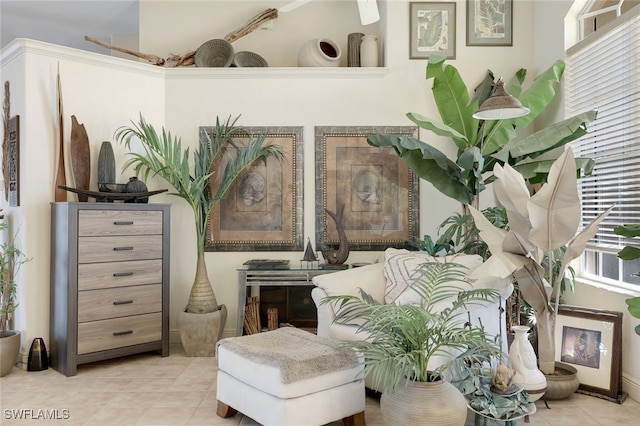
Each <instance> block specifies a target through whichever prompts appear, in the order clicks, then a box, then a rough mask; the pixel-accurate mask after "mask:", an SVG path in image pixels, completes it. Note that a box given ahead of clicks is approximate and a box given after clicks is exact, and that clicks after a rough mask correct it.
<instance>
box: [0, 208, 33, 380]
mask: <svg viewBox="0 0 640 426" xmlns="http://www.w3.org/2000/svg"><path fill="white" fill-rule="evenodd" d="M2 219H4V216H0V231H5V230H6V229H8V225H7V223H6V222H4V220H2ZM28 260H29V259H27V257H26V255H25V254H24V253H23V252H22V251H21V250H20V249H19V248H17V247H16V245H15V237H13V238H12V239H10V240H9V241H7V242H5V243H2V244H0V377H4V376H6V375H7V374H9V372H10V371H11V369H12V368H13V366H14V364H15V363H16V359H17V357H18V352H19V351H20V331H18V330H10V329H9V327H10V324H9V320H10V318H11V314H12V313H13V312H15V310H16V308H17V307H18V304H17V303H16V290H17V284H16V280H15V279H16V274H17V273H18V270H19V269H20V266H22V264H23V263H25V262H27V261H28Z"/></svg>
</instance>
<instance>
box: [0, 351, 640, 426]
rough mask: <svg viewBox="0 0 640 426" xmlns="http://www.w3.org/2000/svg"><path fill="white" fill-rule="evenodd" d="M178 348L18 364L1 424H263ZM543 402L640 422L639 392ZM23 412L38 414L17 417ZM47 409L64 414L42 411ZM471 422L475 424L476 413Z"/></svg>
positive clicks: (573, 417) (372, 411)
mask: <svg viewBox="0 0 640 426" xmlns="http://www.w3.org/2000/svg"><path fill="white" fill-rule="evenodd" d="M170 353H171V355H170V356H169V357H165V358H162V357H160V356H159V355H157V354H155V353H149V354H140V355H134V356H130V357H125V358H119V359H115V360H108V361H103V362H97V363H93V364H87V365H83V366H80V367H79V369H78V374H77V375H76V376H73V377H65V376H63V375H61V374H59V373H58V372H57V371H55V370H53V369H52V368H49V369H48V370H45V371H38V372H34V371H31V372H27V371H24V370H21V369H19V368H18V367H14V369H13V371H12V372H11V373H10V374H9V375H7V376H5V377H3V378H2V379H0V401H1V404H0V405H1V408H2V413H1V414H0V415H1V417H0V424H2V425H3V426H4V425H7V426H9V425H20V426H28V425H39V426H40V425H48V424H51V425H63V426H68V425H91V426H100V425H116V426H120V425H243V426H244V425H257V423H255V422H254V421H253V420H251V419H249V418H246V417H243V416H241V415H240V414H238V415H236V416H235V417H233V418H229V419H223V418H220V417H218V416H217V415H216V374H217V360H216V359H215V358H190V357H186V356H185V355H184V352H183V350H182V347H181V346H180V345H171V351H170ZM536 405H537V407H538V410H537V412H536V413H535V414H534V415H532V416H530V422H529V424H530V425H532V426H537V425H558V426H573V425H575V426H578V425H580V426H586V425H606V426H612V425H634V426H637V425H639V424H640V420H639V419H640V403H638V402H636V401H634V400H631V399H627V400H626V401H625V402H624V403H623V404H622V405H619V404H615V403H612V402H609V401H605V400H602V399H598V398H594V397H590V396H586V395H580V394H575V395H573V396H572V397H571V398H568V399H566V400H563V401H549V406H550V408H549V409H547V408H546V407H545V406H544V403H542V402H541V401H538V402H537V403H536ZM28 410H30V411H28ZM65 410H66V411H65ZM19 413H22V414H23V415H27V416H29V417H31V419H24V418H23V419H16V418H15V416H16V415H18V414H19ZM44 413H46V414H48V415H53V416H54V417H58V419H52V420H45V419H42V418H34V417H37V416H44ZM365 418H366V422H367V425H369V426H380V425H382V424H383V422H382V417H381V415H380V404H379V400H378V399H377V398H376V397H375V396H373V395H368V396H367V404H366V411H365ZM518 423H519V424H520V425H525V424H526V423H524V421H522V420H520V421H518ZM340 424H341V422H336V423H332V424H331V425H330V426H338V425H340ZM491 424H492V425H497V424H501V425H502V424H503V423H502V422H500V423H497V422H492V423H491ZM467 425H468V426H471V425H473V416H472V415H469V417H468V419H467ZM300 426H303V425H300Z"/></svg>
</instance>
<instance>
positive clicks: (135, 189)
mask: <svg viewBox="0 0 640 426" xmlns="http://www.w3.org/2000/svg"><path fill="white" fill-rule="evenodd" d="M147 191H148V190H147V185H145V183H144V182H143V181H141V180H139V179H138V178H137V177H136V176H133V177H130V178H129V182H127V184H126V185H125V187H124V192H126V193H132V194H133V193H144V192H147ZM148 202H149V197H140V198H133V199H129V200H126V201H125V203H148Z"/></svg>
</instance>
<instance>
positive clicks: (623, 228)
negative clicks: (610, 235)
mask: <svg viewBox="0 0 640 426" xmlns="http://www.w3.org/2000/svg"><path fill="white" fill-rule="evenodd" d="M613 232H615V233H616V234H617V235H622V236H623V237H627V238H633V237H638V236H640V223H633V224H627V225H619V226H616V227H615V228H613Z"/></svg>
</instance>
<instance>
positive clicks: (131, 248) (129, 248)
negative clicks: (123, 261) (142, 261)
mask: <svg viewBox="0 0 640 426" xmlns="http://www.w3.org/2000/svg"><path fill="white" fill-rule="evenodd" d="M125 250H133V247H114V248H113V251H125Z"/></svg>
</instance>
